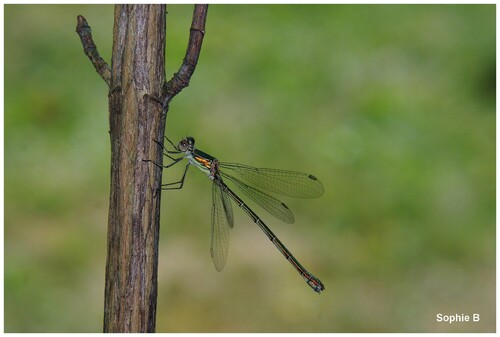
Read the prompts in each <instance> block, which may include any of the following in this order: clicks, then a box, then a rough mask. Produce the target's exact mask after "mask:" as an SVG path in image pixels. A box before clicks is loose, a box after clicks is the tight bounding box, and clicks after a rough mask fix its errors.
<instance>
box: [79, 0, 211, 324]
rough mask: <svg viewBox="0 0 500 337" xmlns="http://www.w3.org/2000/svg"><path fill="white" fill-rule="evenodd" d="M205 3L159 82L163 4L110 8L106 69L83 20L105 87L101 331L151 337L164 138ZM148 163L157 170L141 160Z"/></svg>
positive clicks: (192, 58)
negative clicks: (107, 142) (181, 54)
mask: <svg viewBox="0 0 500 337" xmlns="http://www.w3.org/2000/svg"><path fill="white" fill-rule="evenodd" d="M207 7H208V5H195V9H194V12H193V21H192V24H191V31H190V38H189V43H188V47H187V51H186V56H185V58H184V61H183V63H182V66H181V67H180V69H179V71H178V72H177V73H176V74H175V75H174V76H173V78H172V79H171V80H170V81H169V82H166V81H165V31H166V28H165V27H166V5H116V6H115V19H114V20H115V22H114V30H113V54H112V65H111V67H109V66H108V65H107V64H106V62H105V61H104V60H103V59H102V58H101V56H100V55H99V53H98V51H97V47H96V45H95V44H94V42H93V40H92V34H91V29H90V26H89V25H88V23H87V21H86V20H85V18H84V17H83V16H81V15H79V16H78V19H77V28H76V31H77V33H78V35H79V36H80V39H81V42H82V45H83V49H84V52H85V54H86V55H87V56H88V57H89V59H90V61H91V62H92V64H93V65H94V67H95V69H96V71H97V72H98V74H99V75H100V76H101V77H102V79H103V80H104V81H105V82H106V83H107V84H108V86H109V125H110V130H109V133H110V138H111V193H110V205H109V217H108V250H107V254H108V255H107V260H106V280H105V294H104V332H154V331H155V325H156V297H157V286H158V285H157V275H158V241H159V228H160V196H161V194H160V193H159V188H160V187H161V181H162V171H161V169H160V167H161V165H162V154H163V152H162V149H161V147H159V146H158V145H157V143H156V142H153V140H158V141H162V140H163V138H164V133H165V121H166V115H167V111H168V106H169V103H170V101H171V100H172V98H173V97H174V96H175V95H177V94H178V93H179V92H180V91H181V90H182V89H183V88H185V87H187V86H188V85H189V81H190V78H191V76H192V74H193V72H194V70H195V68H196V64H197V62H198V58H199V53H200V50H201V44H202V41H203V36H204V33H205V32H204V29H205V21H206V15H207ZM144 160H148V161H149V160H150V161H154V162H155V163H157V165H150V163H146V162H144Z"/></svg>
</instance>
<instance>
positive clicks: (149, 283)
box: [104, 5, 166, 332]
mask: <svg viewBox="0 0 500 337" xmlns="http://www.w3.org/2000/svg"><path fill="white" fill-rule="evenodd" d="M165 27H166V6H164V5H149V6H148V5H116V7H115V24H114V32H113V34H114V42H113V56H112V58H113V59H112V66H111V85H110V89H111V90H110V94H109V113H110V114H109V125H110V137H111V195H110V205H109V218H108V257H107V261H106V288H105V304H104V332H154V331H155V325H156V295H157V271H158V239H159V227H160V221H159V219H160V196H161V194H160V193H157V192H156V188H157V187H158V184H157V183H155V182H158V181H161V170H160V169H157V168H154V167H151V166H150V165H147V164H146V163H144V162H143V159H151V158H153V160H155V161H156V162H158V163H161V162H162V156H161V151H160V149H159V148H158V146H157V145H156V144H155V143H154V142H152V140H153V139H162V138H163V136H164V130H165V113H166V111H164V110H163V108H162V106H161V104H158V102H156V101H155V100H154V99H152V98H154V97H160V95H161V92H162V87H163V83H164V82H165V68H164V65H165Z"/></svg>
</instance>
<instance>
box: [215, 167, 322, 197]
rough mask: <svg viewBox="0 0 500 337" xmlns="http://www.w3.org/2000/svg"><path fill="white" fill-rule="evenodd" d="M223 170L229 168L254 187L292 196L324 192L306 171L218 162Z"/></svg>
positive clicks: (318, 194)
mask: <svg viewBox="0 0 500 337" xmlns="http://www.w3.org/2000/svg"><path fill="white" fill-rule="evenodd" d="M219 165H220V168H221V169H223V170H231V171H232V172H234V173H235V174H237V175H238V176H240V177H241V178H243V179H245V181H247V182H248V183H249V185H252V186H254V187H256V188H260V189H266V190H268V191H271V192H274V193H278V194H281V195H286V196H289V197H293V198H317V197H319V196H321V195H322V194H323V192H324V189H323V185H322V184H321V182H320V181H319V180H318V178H316V177H315V176H313V175H311V174H307V173H302V172H296V171H287V170H277V169H269V168H255V167H252V166H248V165H243V164H236V163H220V164H219Z"/></svg>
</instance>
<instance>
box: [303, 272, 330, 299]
mask: <svg viewBox="0 0 500 337" xmlns="http://www.w3.org/2000/svg"><path fill="white" fill-rule="evenodd" d="M304 278H305V279H306V283H307V285H308V286H309V287H311V288H312V290H314V291H315V292H317V293H318V294H321V292H322V291H323V290H325V286H324V285H323V283H322V282H321V281H320V280H319V279H318V278H316V277H315V276H313V275H311V274H310V275H309V277H306V276H304Z"/></svg>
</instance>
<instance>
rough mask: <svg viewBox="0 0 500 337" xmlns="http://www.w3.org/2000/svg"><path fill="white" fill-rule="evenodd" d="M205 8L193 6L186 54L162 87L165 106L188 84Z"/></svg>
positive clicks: (199, 47) (194, 63)
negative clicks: (179, 65)
mask: <svg viewBox="0 0 500 337" xmlns="http://www.w3.org/2000/svg"><path fill="white" fill-rule="evenodd" d="M207 10H208V5H195V7H194V11H193V20H192V22H191V30H190V34H189V42H188V47H187V50H186V56H185V57H184V60H183V62H182V65H181V67H180V68H179V70H178V71H177V72H176V73H175V74H174V76H173V77H172V79H171V80H170V81H168V82H167V83H165V85H164V87H163V97H162V101H163V103H164V105H165V106H167V105H168V103H169V102H170V101H171V100H172V98H173V97H174V96H175V95H177V94H178V93H179V92H180V91H181V90H182V89H184V88H185V87H187V86H188V85H189V80H190V79H191V76H192V75H193V72H194V70H195V68H196V64H197V63H198V58H199V56H200V50H201V44H202V42H203V37H204V35H205V22H206V20H207Z"/></svg>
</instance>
